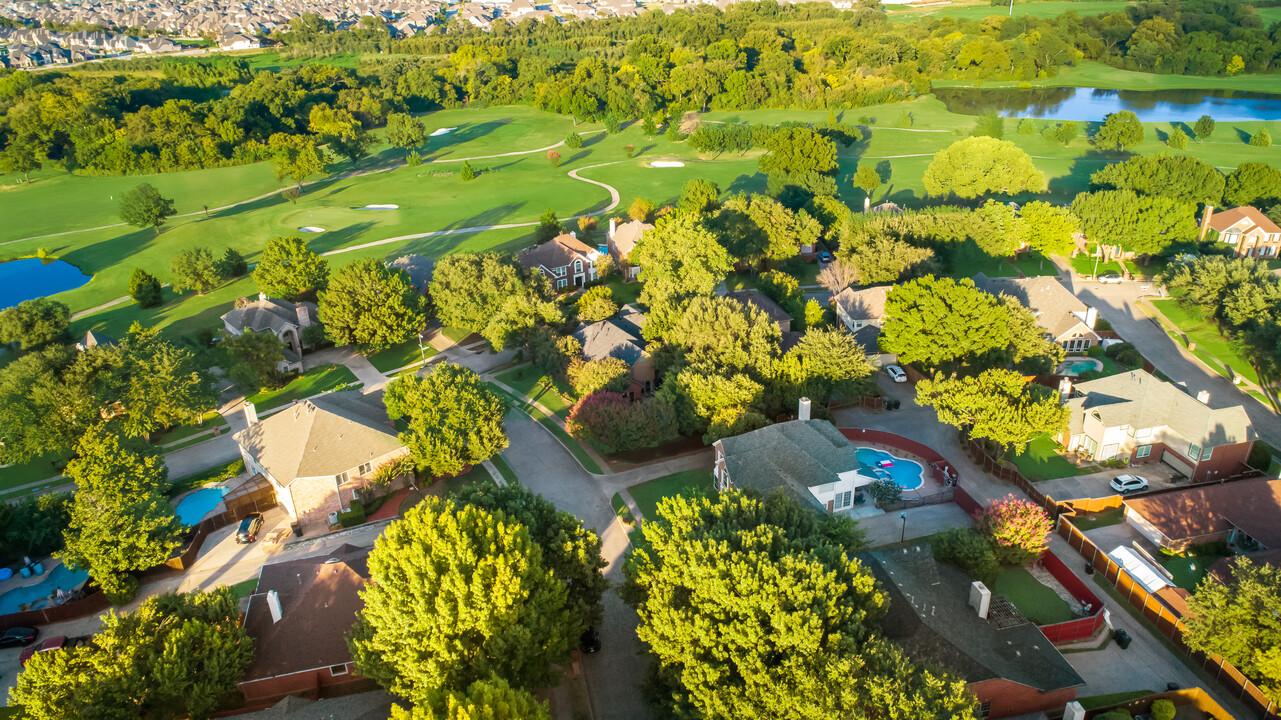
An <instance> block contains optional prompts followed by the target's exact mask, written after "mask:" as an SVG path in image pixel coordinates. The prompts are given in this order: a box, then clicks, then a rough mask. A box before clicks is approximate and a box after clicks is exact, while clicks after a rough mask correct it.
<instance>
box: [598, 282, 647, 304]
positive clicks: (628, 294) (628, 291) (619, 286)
mask: <svg viewBox="0 0 1281 720" xmlns="http://www.w3.org/2000/svg"><path fill="white" fill-rule="evenodd" d="M606 284H607V285H608V286H609V294H610V295H612V296H613V298H614V302H616V303H618V304H619V305H620V306H621V305H627V304H630V303H634V302H636V301H637V300H639V299H640V294H641V290H643V289H645V285H644V283H641V282H629V283H627V282H623V281H622V279H621V278H619V277H617V276H616V277H614V278H613V279H612V280H610V281H609V282H608V283H606Z"/></svg>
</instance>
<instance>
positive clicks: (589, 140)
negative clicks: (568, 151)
mask: <svg viewBox="0 0 1281 720" xmlns="http://www.w3.org/2000/svg"><path fill="white" fill-rule="evenodd" d="M607 137H609V133H608V132H606V131H604V130H602V131H600V132H597V133H592V134H591V135H584V136H583V147H591V146H593V145H597V144H599V143H601V142H602V141H604V139H605V138H607Z"/></svg>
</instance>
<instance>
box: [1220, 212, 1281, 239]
mask: <svg viewBox="0 0 1281 720" xmlns="http://www.w3.org/2000/svg"><path fill="white" fill-rule="evenodd" d="M1242 219H1246V220H1249V221H1250V222H1251V223H1252V225H1251V227H1248V228H1246V231H1247V232H1248V231H1250V230H1253V229H1254V228H1256V227H1257V228H1259V229H1260V230H1262V231H1263V232H1266V233H1281V227H1277V224H1276V223H1274V222H1272V221H1271V220H1269V219H1268V216H1267V215H1264V214H1263V213H1262V212H1259V209H1258V208H1256V207H1251V206H1250V205H1242V206H1241V207H1237V208H1232V209H1231V210H1224V211H1223V212H1219V213H1214V214H1212V215H1210V227H1211V228H1213V229H1215V230H1217V231H1219V232H1223V231H1224V230H1227V229H1228V228H1230V227H1232V226H1233V225H1235V224H1237V223H1238V222H1240V221H1241V220H1242Z"/></svg>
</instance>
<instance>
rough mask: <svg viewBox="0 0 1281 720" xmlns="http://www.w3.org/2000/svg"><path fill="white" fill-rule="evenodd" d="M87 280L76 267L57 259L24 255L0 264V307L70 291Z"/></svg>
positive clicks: (87, 277) (0, 308) (86, 276)
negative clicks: (25, 257) (26, 256)
mask: <svg viewBox="0 0 1281 720" xmlns="http://www.w3.org/2000/svg"><path fill="white" fill-rule="evenodd" d="M87 282H89V276H88V275H85V274H84V273H82V272H80V268H78V267H76V266H75V265H72V264H70V263H65V262H63V261H61V260H41V259H40V258H27V259H25V260H11V261H9V262H7V263H0V310H3V309H5V308H7V307H13V306H14V305H17V304H18V303H20V302H22V301H23V300H31V299H33V298H38V297H45V296H47V295H53V294H54V293H60V292H62V291H63V290H71V289H73V288H78V287H80V286H81V285H84V284H85V283H87Z"/></svg>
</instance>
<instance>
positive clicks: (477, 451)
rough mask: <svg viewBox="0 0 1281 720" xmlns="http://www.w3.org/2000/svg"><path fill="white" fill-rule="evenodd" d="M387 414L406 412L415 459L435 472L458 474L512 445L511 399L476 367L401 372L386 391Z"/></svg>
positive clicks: (442, 365)
mask: <svg viewBox="0 0 1281 720" xmlns="http://www.w3.org/2000/svg"><path fill="white" fill-rule="evenodd" d="M383 402H384V403H385V404H386V405H387V414H388V415H389V416H391V417H393V418H401V417H403V418H406V420H407V422H408V428H407V429H406V431H405V432H402V433H401V434H400V439H401V441H402V442H404V443H405V444H406V445H408V446H409V449H410V452H411V453H412V454H413V459H414V464H415V465H417V466H418V469H419V470H423V471H425V472H429V473H431V474H432V475H457V474H458V473H461V472H463V471H464V470H466V469H467V467H468V466H469V465H475V464H477V463H480V462H483V461H485V460H488V459H489V458H491V457H493V456H494V454H495V453H499V452H502V450H503V449H504V448H506V447H507V433H506V432H505V431H504V430H503V418H504V417H505V416H506V415H507V411H508V410H509V409H510V404H509V403H508V401H507V399H506V398H504V397H503V396H501V395H498V394H496V393H494V392H493V391H492V390H490V389H489V387H488V386H487V385H486V384H485V382H484V381H483V380H481V379H480V377H479V376H477V375H476V373H475V372H473V371H472V370H469V369H468V368H465V367H461V366H459V365H453V364H450V363H439V364H437V365H436V366H435V368H434V369H433V370H432V371H431V372H430V373H428V374H427V376H426V377H421V378H420V377H417V376H409V377H402V378H400V379H399V380H396V381H395V382H392V383H391V384H389V385H388V386H387V390H386V392H385V393H384V394H383Z"/></svg>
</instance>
